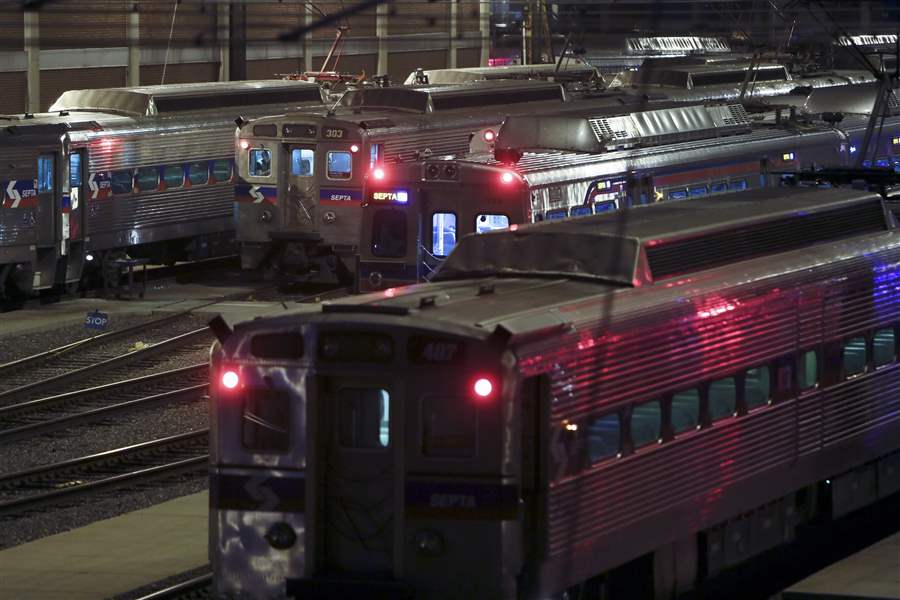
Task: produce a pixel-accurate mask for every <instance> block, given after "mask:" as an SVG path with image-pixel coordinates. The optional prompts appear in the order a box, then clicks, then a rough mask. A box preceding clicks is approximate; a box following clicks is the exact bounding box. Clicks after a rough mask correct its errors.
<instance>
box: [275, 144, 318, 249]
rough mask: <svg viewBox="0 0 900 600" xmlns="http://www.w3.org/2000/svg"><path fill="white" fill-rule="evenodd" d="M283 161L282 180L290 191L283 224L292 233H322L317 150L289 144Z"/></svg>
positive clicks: (311, 146)
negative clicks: (319, 221) (320, 229)
mask: <svg viewBox="0 0 900 600" xmlns="http://www.w3.org/2000/svg"><path fill="white" fill-rule="evenodd" d="M285 149H286V152H285V160H282V161H281V162H282V167H281V169H282V177H283V181H284V184H283V185H282V186H281V187H283V189H285V190H286V193H285V201H284V202H283V206H282V210H283V211H284V212H283V214H282V222H283V223H284V224H285V227H286V228H287V229H288V230H290V231H301V232H305V233H314V232H316V231H318V222H317V220H316V204H317V202H318V197H319V186H318V184H317V183H316V168H317V167H318V165H317V163H316V147H315V145H313V144H289V145H286V147H285Z"/></svg>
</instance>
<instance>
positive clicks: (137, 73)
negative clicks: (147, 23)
mask: <svg viewBox="0 0 900 600" xmlns="http://www.w3.org/2000/svg"><path fill="white" fill-rule="evenodd" d="M127 84H128V85H130V86H136V85H141V13H139V12H138V4H137V2H135V3H133V4H132V5H131V6H129V8H128V74H127Z"/></svg>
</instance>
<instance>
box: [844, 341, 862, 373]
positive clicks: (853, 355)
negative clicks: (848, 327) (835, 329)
mask: <svg viewBox="0 0 900 600" xmlns="http://www.w3.org/2000/svg"><path fill="white" fill-rule="evenodd" d="M841 366H842V368H843V373H844V377H854V376H856V375H859V374H860V373H862V372H863V371H865V370H866V338H864V337H855V338H850V339H849V340H846V341H845V342H844V345H843V347H842V348H841Z"/></svg>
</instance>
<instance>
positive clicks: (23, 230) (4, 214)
mask: <svg viewBox="0 0 900 600" xmlns="http://www.w3.org/2000/svg"><path fill="white" fill-rule="evenodd" d="M35 213H36V210H35V209H34V208H3V207H0V246H18V245H31V244H36V243H37V227H36V226H35V223H34V222H33V219H34V217H35Z"/></svg>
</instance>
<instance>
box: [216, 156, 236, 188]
mask: <svg viewBox="0 0 900 600" xmlns="http://www.w3.org/2000/svg"><path fill="white" fill-rule="evenodd" d="M231 173H232V164H231V161H230V160H227V159H226V160H217V161H214V162H213V165H212V176H213V177H215V178H216V181H217V182H219V183H222V182H225V181H229V180H230V179H231Z"/></svg>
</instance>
